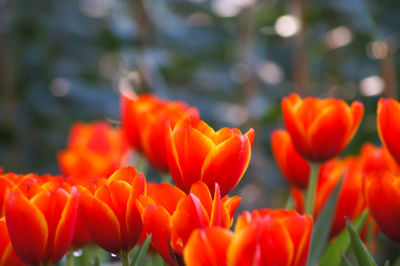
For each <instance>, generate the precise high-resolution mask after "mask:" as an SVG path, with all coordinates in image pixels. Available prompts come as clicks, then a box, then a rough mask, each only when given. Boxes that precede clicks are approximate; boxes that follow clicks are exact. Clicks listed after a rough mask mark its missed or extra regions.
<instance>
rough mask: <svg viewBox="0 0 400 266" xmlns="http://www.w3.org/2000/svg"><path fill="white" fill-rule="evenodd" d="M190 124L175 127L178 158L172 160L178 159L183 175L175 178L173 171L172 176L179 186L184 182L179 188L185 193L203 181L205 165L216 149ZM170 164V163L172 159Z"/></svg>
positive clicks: (207, 138)
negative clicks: (211, 152) (197, 182)
mask: <svg viewBox="0 0 400 266" xmlns="http://www.w3.org/2000/svg"><path fill="white" fill-rule="evenodd" d="M188 120H191V119H188ZM189 123H190V121H188V122H186V123H185V124H183V125H182V126H181V127H178V126H177V127H175V129H174V132H173V142H174V144H175V148H176V157H175V156H174V157H173V158H172V159H174V160H176V159H178V163H179V165H180V169H181V173H182V175H178V176H174V175H175V174H176V172H174V171H171V175H172V178H173V179H174V182H176V183H177V185H178V186H179V183H180V182H181V181H182V182H183V186H182V187H181V186H179V187H180V188H181V189H183V190H184V191H185V192H189V190H190V186H191V185H192V184H193V183H195V182H196V181H198V180H201V172H202V167H203V163H204V161H205V160H206V158H207V155H208V154H209V153H210V151H211V150H212V149H213V148H215V144H214V142H213V141H212V140H211V139H210V138H209V137H207V136H206V135H204V134H203V132H201V131H200V130H198V129H195V128H192V127H190V124H189ZM204 124H205V123H204ZM202 130H203V129H202ZM168 162H169V163H170V159H169V161H168ZM175 164H176V163H175ZM171 166H172V167H174V164H172V165H171V164H170V170H171ZM175 168H176V167H175ZM183 177H184V178H183ZM175 179H177V181H175ZM181 179H183V180H181Z"/></svg>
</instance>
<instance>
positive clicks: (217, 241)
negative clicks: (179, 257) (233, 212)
mask: <svg viewBox="0 0 400 266" xmlns="http://www.w3.org/2000/svg"><path fill="white" fill-rule="evenodd" d="M232 237H233V234H232V233H231V232H230V231H229V230H224V229H222V228H219V227H209V228H205V229H197V230H195V231H193V233H192V234H191V236H190V238H189V240H188V242H187V244H186V246H185V248H184V249H183V257H184V260H185V264H186V265H187V266H209V265H213V266H225V265H226V255H227V251H228V246H229V244H230V242H231V240H232Z"/></svg>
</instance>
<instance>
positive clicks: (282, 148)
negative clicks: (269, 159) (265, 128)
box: [271, 130, 310, 189]
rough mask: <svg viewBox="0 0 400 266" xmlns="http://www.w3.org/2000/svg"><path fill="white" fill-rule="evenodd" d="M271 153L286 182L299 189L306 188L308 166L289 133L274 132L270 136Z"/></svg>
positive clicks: (308, 175) (282, 131)
mask: <svg viewBox="0 0 400 266" xmlns="http://www.w3.org/2000/svg"><path fill="white" fill-rule="evenodd" d="M271 146H272V153H273V154H274V157H275V161H276V163H277V164H278V166H279V169H280V170H281V172H282V173H283V176H284V177H285V179H286V181H287V182H288V183H289V184H290V185H292V186H295V187H298V188H299V189H306V188H307V187H308V179H309V177H310V164H309V163H308V162H307V161H306V160H305V159H304V158H303V157H301V155H300V154H299V153H298V152H297V150H296V148H295V147H294V146H293V143H292V140H291V138H290V135H289V133H287V132H286V131H284V130H275V131H274V132H272V134H271Z"/></svg>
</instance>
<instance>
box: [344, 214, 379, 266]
mask: <svg viewBox="0 0 400 266" xmlns="http://www.w3.org/2000/svg"><path fill="white" fill-rule="evenodd" d="M346 224H347V229H348V231H349V235H350V239H351V247H352V249H353V251H354V254H355V255H356V258H357V261H358V264H359V265H363V266H367V265H371V266H376V263H375V261H374V259H373V258H372V256H371V254H370V253H369V252H368V251H367V249H366V248H365V246H364V244H363V242H362V241H361V239H360V237H359V236H358V233H357V231H356V229H355V228H354V225H353V224H352V223H351V221H350V220H347V222H346Z"/></svg>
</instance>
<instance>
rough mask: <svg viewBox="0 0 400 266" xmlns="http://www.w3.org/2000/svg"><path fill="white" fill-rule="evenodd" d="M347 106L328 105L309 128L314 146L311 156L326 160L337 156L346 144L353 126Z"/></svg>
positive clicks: (318, 159) (311, 143) (314, 158)
mask: <svg viewBox="0 0 400 266" xmlns="http://www.w3.org/2000/svg"><path fill="white" fill-rule="evenodd" d="M346 108H347V106H341V105H340V106H335V105H333V106H328V107H326V108H325V109H324V110H323V111H322V113H321V114H320V115H319V116H318V117H317V118H316V119H315V121H314V123H313V124H312V125H311V126H310V128H309V129H308V133H309V137H310V145H311V147H313V150H312V152H311V158H310V159H313V160H315V161H325V160H328V159H330V158H332V157H335V156H337V155H338V154H339V153H340V152H341V151H342V149H343V148H344V147H345V146H346V144H347V142H348V141H350V139H348V135H349V134H348V132H349V130H350V129H351V128H352V126H353V125H352V124H350V122H351V121H350V118H349V117H348V113H347V111H346Z"/></svg>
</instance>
